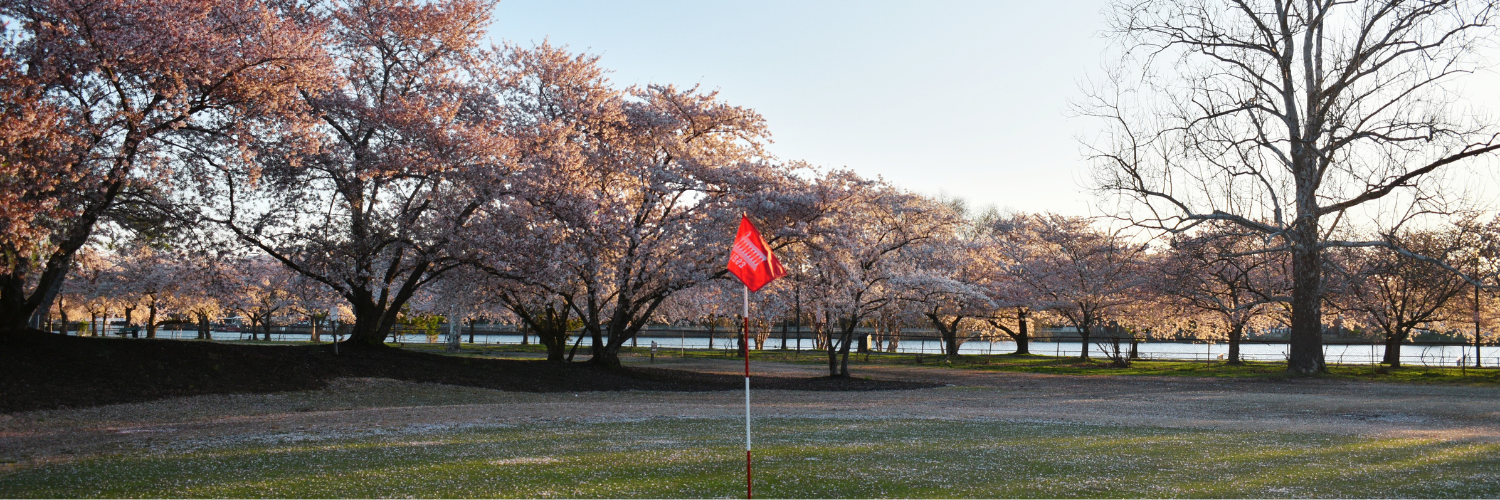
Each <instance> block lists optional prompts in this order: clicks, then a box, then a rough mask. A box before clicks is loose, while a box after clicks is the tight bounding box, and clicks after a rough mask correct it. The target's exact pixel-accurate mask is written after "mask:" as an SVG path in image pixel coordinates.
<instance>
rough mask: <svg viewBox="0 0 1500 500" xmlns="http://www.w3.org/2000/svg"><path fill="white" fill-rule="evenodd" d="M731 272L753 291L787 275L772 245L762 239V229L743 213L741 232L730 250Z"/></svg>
mask: <svg viewBox="0 0 1500 500" xmlns="http://www.w3.org/2000/svg"><path fill="white" fill-rule="evenodd" d="M729 272H731V273H734V275H735V276H736V277H738V278H739V279H740V281H741V282H744V283H745V287H746V288H749V289H750V291H752V292H754V291H757V290H760V288H761V287H763V286H766V283H770V282H771V281H774V280H775V279H776V278H780V277H782V276H786V267H785V266H782V265H781V261H779V260H776V256H775V255H772V254H771V247H770V246H767V245H766V240H764V239H761V237H760V231H756V230H755V225H754V224H751V223H750V218H749V217H746V216H743V215H741V216H740V232H739V234H736V235H735V236H734V248H733V249H732V250H730V251H729Z"/></svg>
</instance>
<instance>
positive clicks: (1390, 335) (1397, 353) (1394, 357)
mask: <svg viewBox="0 0 1500 500" xmlns="http://www.w3.org/2000/svg"><path fill="white" fill-rule="evenodd" d="M1405 340H1406V335H1405V334H1402V333H1395V332H1392V331H1390V330H1387V331H1386V332H1385V359H1383V360H1381V363H1385V364H1388V365H1391V368H1400V367H1401V342H1402V341H1405Z"/></svg>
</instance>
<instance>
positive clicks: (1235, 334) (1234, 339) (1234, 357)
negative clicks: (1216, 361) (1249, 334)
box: [1227, 324, 1245, 365]
mask: <svg viewBox="0 0 1500 500" xmlns="http://www.w3.org/2000/svg"><path fill="white" fill-rule="evenodd" d="M1244 336H1245V325H1244V324H1237V325H1234V327H1233V328H1230V329H1229V359H1228V361H1227V362H1228V363H1229V364H1231V365H1239V364H1244V361H1243V360H1241V359H1240V339H1241V338H1243V337H1244Z"/></svg>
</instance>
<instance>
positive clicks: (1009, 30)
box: [490, 0, 1107, 215]
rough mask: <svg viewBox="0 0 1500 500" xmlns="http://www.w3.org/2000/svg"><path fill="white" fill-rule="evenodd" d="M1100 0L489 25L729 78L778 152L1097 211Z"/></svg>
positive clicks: (514, 16)
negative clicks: (1090, 153) (1089, 166)
mask: <svg viewBox="0 0 1500 500" xmlns="http://www.w3.org/2000/svg"><path fill="white" fill-rule="evenodd" d="M1103 6H1104V3H1103V2H1101V1H1084V0H1080V1H1071V2H1069V1H1057V2H997V1H989V2H986V1H951V2H932V1H924V2H874V1H862V2H831V1H806V0H799V1H782V0H771V1H759V2H722V3H712V2H707V1H703V0H699V1H655V2H623V1H560V0H549V1H542V0H503V1H502V2H501V3H500V6H499V8H497V9H496V11H495V15H494V24H493V25H492V26H491V28H490V34H491V37H492V39H494V40H495V41H497V42H498V41H499V40H510V41H513V42H517V43H521V44H526V45H529V44H530V43H531V42H539V41H541V40H542V39H544V38H547V39H550V40H551V42H552V43H553V44H554V45H567V46H568V47H569V48H570V49H572V50H573V51H584V52H588V53H592V54H595V55H599V56H601V60H600V62H601V64H602V65H603V66H604V67H606V68H609V69H611V70H613V72H614V73H613V74H612V75H611V79H612V80H613V81H614V82H615V83H616V84H619V85H621V86H625V85H632V84H646V83H670V84H675V85H679V86H691V85H695V84H696V85H701V86H702V87H703V88H705V89H710V90H712V89H717V90H719V91H720V96H721V98H722V99H724V100H725V101H726V102H728V103H730V104H734V105H738V106H745V107H749V108H752V109H755V110H756V111H758V112H760V113H761V115H762V116H764V117H765V118H766V120H767V122H768V123H769V125H770V128H771V133H772V139H773V140H774V141H775V143H774V144H772V145H771V147H770V151H771V152H772V153H773V154H775V155H776V156H777V157H779V158H781V159H783V160H795V159H801V160H806V161H808V162H810V163H812V164H815V165H821V166H827V167H849V168H852V169H854V170H855V171H857V172H859V173H861V174H862V175H865V176H869V177H874V176H882V177H884V178H885V179H886V180H889V181H892V182H894V183H896V184H897V185H900V186H902V187H905V188H907V189H911V190H914V191H918V192H922V193H926V194H938V193H946V194H948V195H950V196H959V197H963V198H966V199H968V200H969V201H970V202H972V203H973V204H974V205H976V206H982V205H989V204H993V205H996V206H999V207H1002V208H1007V207H1008V208H1014V209H1018V210H1024V211H1028V212H1035V211H1043V210H1050V211H1057V212H1063V213H1068V214H1075V215H1084V214H1086V213H1088V202H1089V201H1090V200H1091V199H1092V198H1091V195H1089V194H1087V193H1086V192H1084V190H1083V189H1082V187H1081V186H1082V185H1083V184H1084V183H1085V182H1086V180H1087V176H1086V171H1085V170H1084V162H1083V160H1082V159H1081V158H1082V156H1081V154H1080V152H1079V146H1078V142H1077V139H1076V138H1077V136H1078V135H1079V134H1080V133H1081V131H1082V130H1084V128H1085V127H1087V126H1089V125H1090V124H1089V123H1088V120H1086V119H1083V118H1069V113H1068V102H1069V99H1073V98H1075V96H1077V95H1078V88H1079V82H1080V81H1082V80H1083V79H1084V78H1085V77H1086V76H1087V75H1088V74H1089V73H1091V72H1093V73H1097V71H1096V70H1097V68H1099V67H1100V62H1101V60H1100V54H1101V52H1102V50H1103V49H1104V47H1105V46H1106V44H1107V41H1106V40H1103V39H1101V38H1099V37H1098V35H1097V33H1098V32H1099V31H1100V30H1102V29H1103V28H1104V25H1103V17H1102V14H1101V9H1102V8H1103Z"/></svg>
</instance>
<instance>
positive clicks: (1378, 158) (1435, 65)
mask: <svg viewBox="0 0 1500 500" xmlns="http://www.w3.org/2000/svg"><path fill="white" fill-rule="evenodd" d="M1497 3H1500V2H1496V1H1494V0H1489V1H1469V2H1458V1H1446V0H1413V1H1403V0H1387V1H1374V0H1359V1H1338V0H1306V1H1303V2H1284V1H1279V0H1277V1H1253V0H1242V1H1234V0H1170V1H1164V2H1126V1H1119V2H1116V3H1115V5H1114V7H1113V16H1112V20H1111V29H1110V33H1111V34H1112V35H1113V36H1114V37H1115V39H1116V40H1118V41H1119V42H1120V44H1121V45H1122V47H1123V49H1124V50H1123V57H1122V59H1121V61H1120V62H1119V64H1118V65H1116V66H1115V67H1114V68H1113V69H1112V72H1111V73H1110V78H1109V81H1110V84H1109V85H1105V86H1102V88H1099V89H1095V90H1093V91H1092V92H1091V93H1090V96H1089V97H1088V98H1087V100H1086V101H1085V102H1084V103H1082V104H1081V105H1080V106H1079V108H1080V111H1081V112H1082V113H1084V114H1086V115H1090V116H1095V117H1098V118H1100V119H1102V120H1103V121H1105V122H1107V123H1108V127H1107V131H1106V132H1105V133H1104V134H1103V135H1101V136H1100V137H1099V138H1098V139H1097V140H1095V141H1092V145H1091V150H1092V152H1091V157H1092V158H1093V160H1094V161H1095V164H1096V166H1097V170H1096V174H1095V178H1096V180H1097V183H1098V187H1099V188H1100V190H1101V191H1102V192H1103V193H1104V194H1105V196H1106V198H1107V199H1110V200H1112V201H1113V202H1117V203H1118V205H1117V206H1118V207H1119V216H1121V217H1125V218H1128V219H1129V220H1131V221H1133V222H1135V223H1138V224H1140V225H1143V226H1147V227H1152V228H1158V229H1162V230H1167V231H1183V230H1186V229H1188V228H1191V227H1193V226H1194V225H1196V224H1199V223H1202V222H1204V221H1228V222H1232V223H1235V224H1238V225H1240V226H1242V227H1245V228H1248V229H1251V230H1254V231H1257V232H1259V233H1261V234H1263V235H1265V237H1267V238H1270V239H1273V240H1275V241H1277V242H1278V243H1279V248H1280V249H1281V250H1284V251H1286V252H1289V253H1290V255H1291V265H1292V289H1291V298H1290V305H1291V311H1292V314H1291V338H1290V358H1289V360H1288V366H1287V369H1288V370H1289V371H1292V372H1295V373H1313V372H1318V371H1321V370H1323V358H1322V348H1321V347H1322V340H1321V332H1322V328H1321V319H1322V313H1321V310H1322V309H1321V307H1322V306H1321V304H1320V300H1321V297H1322V295H1323V289H1322V283H1323V280H1322V268H1323V266H1322V264H1321V261H1322V258H1323V253H1324V251H1325V250H1326V249H1328V248H1330V247H1338V246H1355V245H1367V246H1391V242H1389V241H1387V240H1386V239H1383V238H1380V237H1369V238H1362V239H1358V240H1354V241H1345V240H1337V239H1332V238H1330V237H1329V234H1330V232H1331V230H1332V229H1333V228H1334V227H1336V226H1337V225H1338V224H1339V223H1340V221H1345V222H1348V221H1349V219H1351V218H1353V217H1354V216H1355V215H1357V214H1361V213H1373V214H1383V215H1384V216H1385V217H1384V218H1386V219H1392V220H1380V219H1382V217H1380V216H1376V217H1372V219H1374V220H1372V221H1371V222H1372V224H1375V225H1378V226H1380V227H1378V232H1379V233H1383V234H1391V233H1393V232H1394V230H1395V228H1397V227H1399V226H1400V225H1401V224H1403V223H1405V222H1408V221H1410V220H1412V219H1413V218H1416V217H1418V216H1421V215H1423V214H1433V213H1443V212H1445V211H1448V210H1450V208H1449V207H1450V206H1451V204H1452V200H1449V199H1447V198H1448V196H1447V195H1446V194H1445V192H1444V191H1445V190H1446V189H1447V188H1448V187H1449V186H1448V185H1447V184H1445V183H1444V182H1443V181H1444V179H1443V178H1442V176H1443V175H1444V174H1446V173H1447V172H1448V171H1451V170H1453V167H1456V166H1460V165H1464V164H1466V163H1469V162H1470V160H1472V159H1475V158H1477V157H1481V156H1486V155H1490V154H1492V153H1493V152H1495V151H1497V150H1500V140H1497V135H1496V129H1495V128H1494V127H1493V126H1489V125H1488V124H1480V123H1475V122H1474V121H1473V120H1472V119H1469V118H1467V117H1469V116H1473V114H1472V113H1458V112H1455V111H1456V110H1457V107H1456V106H1452V105H1453V104H1455V103H1456V102H1457V100H1458V99H1459V96H1458V95H1457V94H1456V93H1455V92H1454V91H1453V90H1452V89H1453V88H1454V87H1452V84H1455V83H1458V82H1459V81H1460V77H1462V76H1463V75H1466V74H1468V73H1470V72H1472V71H1473V70H1474V69H1476V68H1477V67H1478V66H1477V61H1475V60H1474V59H1475V57H1474V49H1475V47H1476V46H1478V44H1480V43H1482V42H1483V40H1485V38H1486V37H1487V36H1489V35H1490V34H1492V33H1493V32H1494V30H1493V26H1492V22H1493V16H1494V15H1495V12H1496V7H1497ZM1137 69H1139V71H1140V72H1139V73H1135V72H1134V71H1136V70H1137ZM1329 218H1332V219H1333V221H1332V222H1328V221H1327V219H1329Z"/></svg>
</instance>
